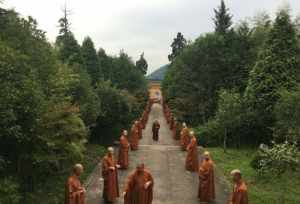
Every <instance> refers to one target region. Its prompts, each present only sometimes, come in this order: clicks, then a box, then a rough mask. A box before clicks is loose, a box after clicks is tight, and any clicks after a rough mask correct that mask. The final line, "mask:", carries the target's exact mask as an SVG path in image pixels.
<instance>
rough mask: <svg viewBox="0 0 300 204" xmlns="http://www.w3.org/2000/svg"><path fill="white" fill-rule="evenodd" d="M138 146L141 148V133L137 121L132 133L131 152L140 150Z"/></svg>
mask: <svg viewBox="0 0 300 204" xmlns="http://www.w3.org/2000/svg"><path fill="white" fill-rule="evenodd" d="M138 146H139V131H138V127H137V121H135V123H134V124H133V125H132V127H131V131H130V147H131V150H133V151H135V150H138Z"/></svg>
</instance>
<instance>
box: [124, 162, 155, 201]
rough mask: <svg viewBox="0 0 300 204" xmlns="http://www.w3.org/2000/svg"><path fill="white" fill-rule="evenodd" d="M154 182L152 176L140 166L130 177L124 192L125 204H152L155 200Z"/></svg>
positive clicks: (142, 165)
mask: <svg viewBox="0 0 300 204" xmlns="http://www.w3.org/2000/svg"><path fill="white" fill-rule="evenodd" d="M153 186H154V181H153V178H152V175H151V174H150V172H149V171H148V170H146V169H145V167H144V164H139V165H138V166H137V167H136V170H135V171H134V172H133V173H132V174H131V175H130V176H129V177H128V181H127V184H126V187H125V191H124V193H123V194H124V203H125V204H151V203H152V200H153Z"/></svg>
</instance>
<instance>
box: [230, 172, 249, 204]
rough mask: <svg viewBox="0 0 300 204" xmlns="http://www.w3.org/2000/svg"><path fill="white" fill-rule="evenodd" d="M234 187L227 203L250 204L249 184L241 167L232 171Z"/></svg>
mask: <svg viewBox="0 0 300 204" xmlns="http://www.w3.org/2000/svg"><path fill="white" fill-rule="evenodd" d="M231 176H232V177H233V182H234V187H233V191H232V193H231V195H230V197H229V200H228V202H227V204H248V193H247V186H246V184H245V182H244V181H243V180H242V174H241V171H240V170H239V169H235V170H233V171H231Z"/></svg>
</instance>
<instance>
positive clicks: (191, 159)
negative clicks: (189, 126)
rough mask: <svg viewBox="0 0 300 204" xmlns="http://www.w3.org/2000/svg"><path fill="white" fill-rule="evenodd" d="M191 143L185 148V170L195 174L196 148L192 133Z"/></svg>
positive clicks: (192, 133)
mask: <svg viewBox="0 0 300 204" xmlns="http://www.w3.org/2000/svg"><path fill="white" fill-rule="evenodd" d="M190 137H191V142H190V144H189V145H188V146H187V148H186V150H187V157H186V161H185V168H186V170H188V171H192V172H196V171H198V168H199V162H198V147H197V139H196V137H195V134H194V132H193V131H191V132H190Z"/></svg>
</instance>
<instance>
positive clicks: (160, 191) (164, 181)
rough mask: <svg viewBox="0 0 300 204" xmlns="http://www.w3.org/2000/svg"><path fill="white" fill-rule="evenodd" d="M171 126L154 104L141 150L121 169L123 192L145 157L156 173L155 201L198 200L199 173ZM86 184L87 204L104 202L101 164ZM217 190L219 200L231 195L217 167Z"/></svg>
mask: <svg viewBox="0 0 300 204" xmlns="http://www.w3.org/2000/svg"><path fill="white" fill-rule="evenodd" d="M156 119H158V120H159V121H160V124H161V129H160V140H159V141H158V142H154V141H152V131H151V128H152V123H153V121H154V120H156ZM168 127H169V126H168V125H167V123H166V120H165V118H164V116H163V112H162V107H161V105H159V104H154V105H153V107H152V110H151V113H150V116H149V122H148V124H147V126H146V129H145V130H144V132H143V139H142V140H141V141H140V146H139V150H138V151H135V152H130V168H129V170H126V171H119V182H120V192H122V191H123V189H124V183H125V182H126V178H127V176H128V175H129V174H130V172H132V170H133V169H134V168H135V166H136V164H137V163H138V162H139V161H141V160H143V161H144V163H145V165H146V168H147V169H149V170H150V172H151V173H152V175H153V177H154V183H155V184H154V200H153V204H198V203H199V201H198V199H197V191H198V175H197V174H196V173H191V172H187V171H186V170H185V168H184V164H185V156H186V152H183V151H181V150H180V147H179V146H178V141H175V140H173V138H172V136H171V131H170V129H169V128H168ZM200 151H201V150H200ZM86 186H87V204H101V203H104V202H103V201H102V199H101V197H102V196H101V195H102V192H101V189H103V181H102V179H101V169H100V166H98V167H96V168H95V170H94V172H93V173H92V175H91V176H90V178H89V179H88V180H87V182H86ZM216 194H217V200H216V203H217V204H224V203H225V201H226V199H227V196H228V185H227V183H226V180H225V179H224V177H223V176H222V175H221V173H219V171H216ZM117 203H118V204H119V203H123V198H120V199H119V201H118V202H117Z"/></svg>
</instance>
